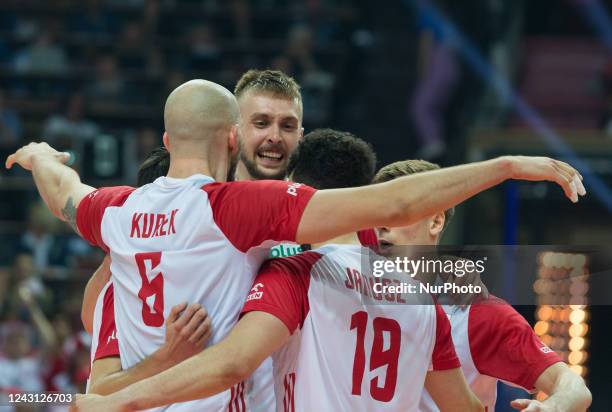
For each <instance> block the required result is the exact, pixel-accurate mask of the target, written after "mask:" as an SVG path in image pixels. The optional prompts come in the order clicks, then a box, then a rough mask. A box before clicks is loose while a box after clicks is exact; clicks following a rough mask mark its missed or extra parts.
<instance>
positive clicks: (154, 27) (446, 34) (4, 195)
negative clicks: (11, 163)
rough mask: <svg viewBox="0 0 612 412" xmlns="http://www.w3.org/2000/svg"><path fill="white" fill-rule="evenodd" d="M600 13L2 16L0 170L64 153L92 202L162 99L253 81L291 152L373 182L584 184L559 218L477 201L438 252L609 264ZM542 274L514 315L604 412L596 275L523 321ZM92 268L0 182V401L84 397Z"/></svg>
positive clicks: (611, 293)
mask: <svg viewBox="0 0 612 412" xmlns="http://www.w3.org/2000/svg"><path fill="white" fill-rule="evenodd" d="M611 3H612V2H609V1H603V0H538V1H528V0H511V1H509V0H465V1H457V0H455V1H453V0H446V1H434V0H431V1H425V0H405V1H399V0H385V1H366V0H362V1H350V0H296V1H290V0H252V1H248V0H225V1H224V0H81V1H76V0H58V1H44V0H20V1H17V0H2V1H0V155H1V156H0V157H1V158H2V159H5V158H6V157H7V156H8V155H9V154H10V153H12V152H14V151H15V150H16V149H17V148H19V147H20V146H22V145H24V144H27V143H28V142H30V141H41V140H44V141H47V142H49V144H51V145H52V146H54V147H55V148H57V149H58V150H65V151H71V152H73V153H74V154H75V159H76V160H75V162H74V165H73V167H74V168H76V169H77V170H78V171H79V173H80V175H81V176H82V179H83V181H85V182H87V183H88V184H90V185H92V186H96V187H99V186H110V185H119V184H135V176H136V171H137V167H138V164H139V163H140V162H141V161H142V160H143V159H144V157H145V156H146V155H147V154H148V153H149V152H150V151H151V150H152V149H153V148H155V147H157V146H160V145H161V137H162V134H163V131H164V127H163V105H164V102H165V98H166V97H167V95H168V94H169V92H170V91H172V90H173V89H174V88H175V87H176V86H178V85H179V84H181V83H183V82H184V81H186V80H189V79H192V78H203V79H209V80H212V81H215V82H217V83H220V84H222V85H224V86H225V87H227V88H228V89H230V90H233V88H234V85H235V83H236V81H237V80H238V79H239V78H240V76H241V74H242V73H244V72H245V71H246V70H248V69H250V68H260V69H263V68H273V69H278V70H282V71H284V72H286V73H288V74H290V75H292V76H294V77H295V79H296V80H297V81H298V82H299V83H300V85H301V87H302V94H303V101H304V127H305V132H308V131H310V130H313V129H315V128H319V127H331V128H336V129H340V130H347V131H350V132H352V133H354V134H355V135H357V136H359V137H361V138H363V139H364V140H367V141H368V142H370V143H371V144H372V145H373V147H374V149H375V150H376V152H377V155H378V167H380V166H384V165H386V164H388V163H390V162H392V161H397V160H403V159H408V158H427V159H432V160H434V161H436V162H438V163H440V164H441V165H443V166H451V165H457V164H461V163H466V162H471V161H476V160H483V159H487V158H492V157H495V156H499V155H503V154H511V155H513V154H523V155H542V156H550V157H555V158H558V159H562V160H565V161H567V162H569V163H571V164H573V165H574V166H576V168H577V169H579V170H580V172H581V173H582V174H583V175H584V181H585V186H586V189H587V191H588V195H587V196H586V197H585V198H583V199H581V201H580V202H579V203H578V204H577V205H572V204H571V203H570V202H568V201H567V199H565V198H564V196H563V193H562V191H561V190H560V189H559V188H557V187H555V186H554V185H552V184H545V183H537V184H529V183H516V182H507V183H504V184H503V185H501V186H499V187H496V188H494V189H491V190H488V191H487V192H485V193H483V194H481V195H478V196H476V197H475V198H473V199H471V200H469V201H467V202H465V203H464V204H462V205H460V206H459V207H458V208H457V213H456V216H455V218H454V220H453V222H452V224H451V226H450V227H449V229H448V232H447V233H446V235H445V238H444V241H443V243H444V244H448V245H550V252H551V253H552V252H555V251H556V250H557V249H556V246H557V245H563V247H564V250H566V251H567V250H568V248H569V249H570V250H572V248H573V247H575V252H573V254H574V255H580V253H581V252H580V250H581V247H582V246H595V247H604V248H605V247H606V246H607V247H608V250H612V219H611V218H612V4H611ZM570 254H571V253H570ZM551 256H553V255H548V258H547V259H544V258H543V257H542V256H541V255H540V257H539V258H538V259H540V261H539V262H540V263H539V265H540V269H539V271H534V272H533V273H532V274H531V276H532V280H533V282H534V290H533V292H531V291H530V293H535V296H536V299H535V300H534V301H533V303H534V304H533V305H520V306H516V309H517V310H518V311H519V312H520V313H521V314H522V315H523V316H525V318H526V319H527V320H528V321H529V322H530V324H531V325H532V326H534V328H535V332H536V333H537V334H538V335H539V336H540V337H541V339H542V340H543V341H544V342H545V343H547V344H548V345H549V346H550V347H551V348H553V349H554V350H555V351H557V352H558V353H559V354H560V355H561V356H562V357H563V359H564V360H565V361H566V362H568V364H570V366H571V368H572V369H573V370H575V371H576V372H577V373H579V374H581V375H582V376H583V377H584V378H585V380H586V382H587V384H588V387H589V389H590V390H591V392H592V395H593V404H592V407H591V408H590V410H592V411H599V412H609V411H612V392H611V389H612V374H611V372H610V369H611V368H612V343H611V342H612V332H611V330H612V329H611V327H610V325H611V322H612V306H611V305H612V279H611V278H610V275H611V273H612V272H611V271H610V266H609V262H607V264H608V266H607V270H606V267H603V269H602V271H600V272H598V273H592V274H591V275H592V277H595V276H597V290H593V288H590V287H589V285H590V282H589V281H588V276H587V278H586V279H587V280H586V281H585V282H584V284H581V285H580V287H577V291H576V293H578V294H580V296H581V299H582V298H583V299H584V300H583V302H584V303H586V305H573V306H571V307H570V306H568V305H566V306H550V305H539V304H538V302H539V301H538V298H539V297H540V295H542V296H544V295H546V294H547V293H554V292H550V290H547V289H546V288H545V287H538V286H537V284H536V280H537V279H538V276H545V274H546V273H547V272H546V271H547V267H549V268H553V267H560V266H563V265H560V264H557V263H555V262H556V261H555V259H557V258H558V259H562V257H559V256H558V255H554V256H553V257H551ZM555 256H556V257H555ZM102 257H103V255H102V253H101V252H100V251H99V250H96V249H94V248H93V247H90V246H89V245H88V244H87V243H86V242H84V241H83V240H81V239H80V238H78V237H77V236H76V235H74V234H73V233H72V232H71V230H70V229H69V227H68V226H67V225H64V224H63V223H61V222H59V221H58V220H57V219H55V218H54V217H53V216H52V215H51V214H50V213H49V212H48V211H47V208H46V207H45V206H44V204H43V203H42V201H41V199H40V197H39V196H38V194H37V192H36V189H35V186H34V183H33V181H32V178H31V176H30V174H29V173H28V172H25V171H24V170H23V169H20V168H18V167H14V168H13V169H11V170H5V169H4V168H3V171H2V173H0V391H9V390H20V387H19V386H18V385H20V384H23V385H35V386H34V387H38V388H40V389H39V390H40V391H61V392H72V393H75V392H83V391H84V384H85V382H86V379H87V377H88V373H89V343H90V340H91V339H90V337H89V336H88V335H87V334H86V333H85V331H84V330H83V326H82V324H81V319H80V311H81V302H82V297H83V290H84V286H85V283H86V282H87V280H88V278H89V276H90V275H91V274H92V272H93V271H94V270H95V269H96V267H97V266H98V264H99V263H100V261H101V259H102ZM582 262H583V265H582V266H581V267H580V270H584V271H585V272H584V273H586V274H589V273H591V272H593V269H590V268H589V264H590V263H593V262H589V261H588V260H587V261H586V263H585V261H584V260H583V261H582ZM595 263H597V262H595ZM600 263H601V262H600ZM600 266H602V265H601V264H600ZM603 266H605V264H604V265H603ZM543 274H544V275H543ZM483 280H484V282H485V283H486V278H485V279H483ZM504 285H505V286H504V287H505V288H506V292H507V293H508V294H510V295H512V294H513V293H516V294H519V293H522V291H521V290H514V289H513V288H518V286H517V285H516V284H514V283H513V282H506V283H504ZM540 285H541V284H540ZM594 293H597V296H596V298H595V297H594V296H593V294H594ZM591 298H592V299H591ZM590 300H592V301H593V302H595V303H593V304H589V301H590ZM575 325H578V326H575ZM28 360H30V361H32V360H34V362H33V365H35V366H36V367H32V368H30V369H28V372H24V373H23V374H22V382H21V383H19V384H16V383H12V384H11V383H10V382H9V383H6V382H4V381H3V374H4V372H3V368H14V367H17V366H15V365H16V364H17V363H19V362H21V361H28ZM14 385H17V387H14ZM21 389H23V388H21ZM517 396H518V397H521V396H527V395H526V394H525V393H523V394H520V393H517V389H515V388H511V387H509V386H505V385H500V390H499V397H498V401H497V407H496V411H510V410H512V409H511V408H510V406H509V401H510V400H511V399H515V398H516V397H517ZM535 396H538V395H535ZM22 407H23V405H22ZM3 408H8V409H6V410H12V407H8V406H4V407H3V406H0V410H5V409H3ZM28 408H29V409H27V410H38V409H37V406H32V405H30V406H28ZM21 410H26V409H21ZM40 410H44V408H40Z"/></svg>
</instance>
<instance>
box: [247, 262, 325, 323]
mask: <svg viewBox="0 0 612 412" xmlns="http://www.w3.org/2000/svg"><path fill="white" fill-rule="evenodd" d="M321 256H322V255H321V254H319V253H317V252H304V253H301V254H299V255H296V256H292V257H288V258H279V259H271V260H268V261H267V262H266V263H264V264H263V265H262V267H261V268H260V269H259V273H258V275H257V277H256V278H255V281H254V283H253V288H252V289H251V291H250V292H249V296H248V297H247V299H246V303H245V305H244V308H243V309H242V314H245V313H247V312H253V311H260V312H266V313H269V314H271V315H273V316H276V317H277V318H278V319H280V320H281V321H282V322H283V323H284V324H285V326H287V329H289V333H291V334H293V332H294V331H295V330H296V329H297V328H298V327H300V328H301V327H302V325H303V324H304V319H306V316H307V315H308V311H309V310H310V305H309V302H308V287H309V285H310V270H311V269H312V267H313V266H314V264H315V263H316V262H317V261H318V260H319V259H320V258H321Z"/></svg>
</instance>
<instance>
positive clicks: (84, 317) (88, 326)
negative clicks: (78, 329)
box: [81, 308, 93, 336]
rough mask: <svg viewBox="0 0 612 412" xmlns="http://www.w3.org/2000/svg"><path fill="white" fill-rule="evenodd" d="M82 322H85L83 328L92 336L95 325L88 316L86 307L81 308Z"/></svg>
mask: <svg viewBox="0 0 612 412" xmlns="http://www.w3.org/2000/svg"><path fill="white" fill-rule="evenodd" d="M81 323H83V329H85V332H87V333H89V335H90V336H91V335H92V332H93V325H92V324H91V322H90V319H89V317H88V316H87V312H86V311H85V308H83V309H82V310H81Z"/></svg>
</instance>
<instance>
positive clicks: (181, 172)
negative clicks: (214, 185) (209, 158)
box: [167, 159, 227, 182]
mask: <svg viewBox="0 0 612 412" xmlns="http://www.w3.org/2000/svg"><path fill="white" fill-rule="evenodd" d="M196 174H202V175H206V176H210V177H212V178H213V179H215V180H216V181H218V182H223V181H225V180H226V174H227V171H225V172H222V171H221V170H219V171H214V170H212V169H211V168H210V167H209V166H208V164H207V162H206V161H204V160H202V159H176V160H175V161H174V160H171V161H170V168H169V169H168V175H167V176H168V177H172V178H175V179H185V178H188V177H189V176H193V175H196Z"/></svg>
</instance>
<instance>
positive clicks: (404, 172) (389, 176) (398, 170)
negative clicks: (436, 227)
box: [374, 159, 455, 229]
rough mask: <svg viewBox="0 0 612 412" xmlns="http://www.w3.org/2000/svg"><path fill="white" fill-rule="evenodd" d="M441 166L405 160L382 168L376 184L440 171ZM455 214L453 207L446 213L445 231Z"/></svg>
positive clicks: (419, 160) (418, 160)
mask: <svg viewBox="0 0 612 412" xmlns="http://www.w3.org/2000/svg"><path fill="white" fill-rule="evenodd" d="M439 168H440V165H439V164H436V163H431V162H428V161H427V160H421V159H413V160H403V161H400V162H395V163H391V164H388V165H387V166H385V167H383V168H381V169H380V170H379V171H378V173H376V176H375V177H374V183H383V182H388V181H390V180H394V179H397V178H398V177H402V176H409V175H412V174H415V173H421V172H428V171H430V170H438V169H439ZM454 214H455V208H454V207H451V208H450V209H446V210H445V211H444V229H446V227H447V226H448V224H449V223H450V221H451V219H452V217H453V215H454Z"/></svg>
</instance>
